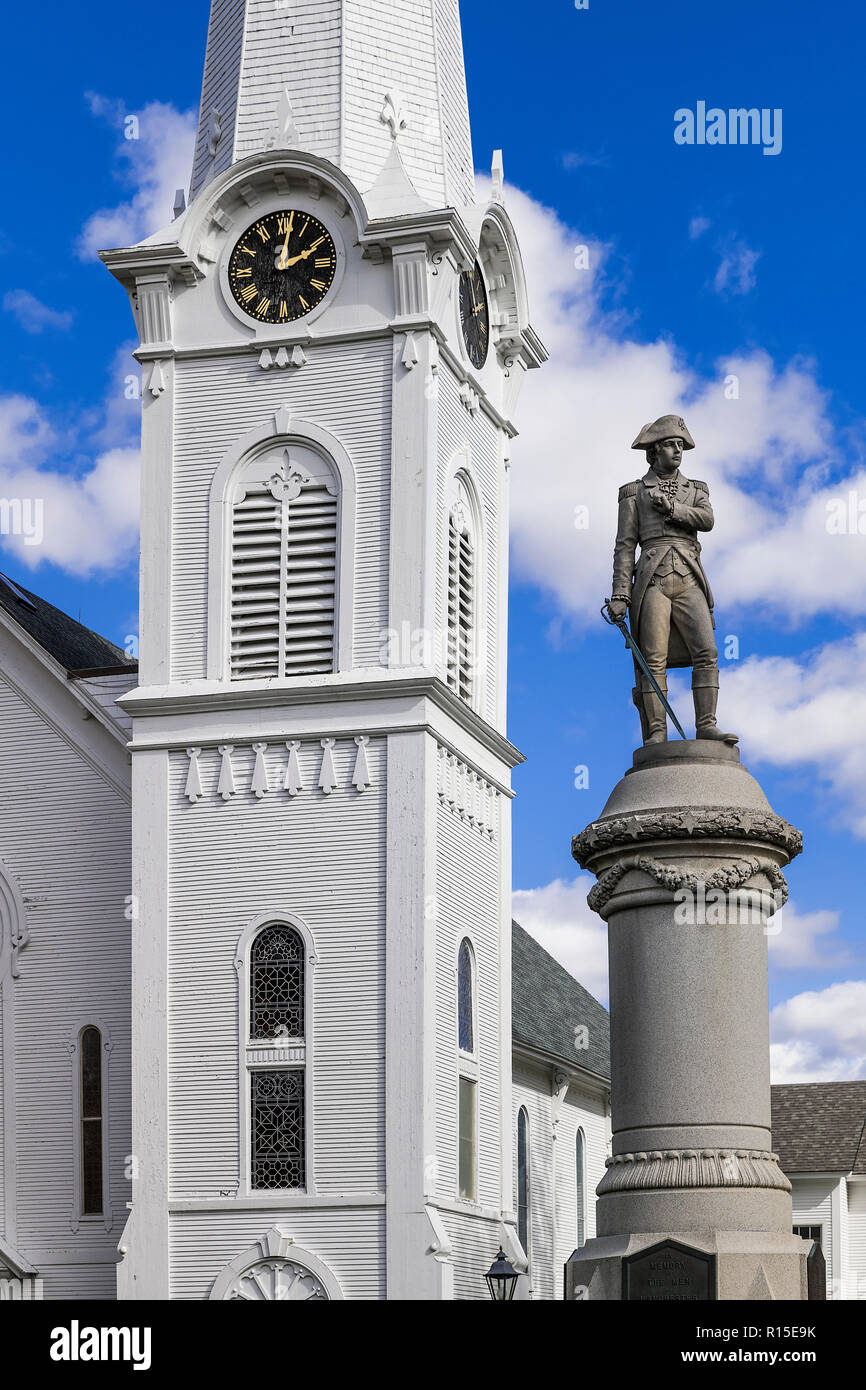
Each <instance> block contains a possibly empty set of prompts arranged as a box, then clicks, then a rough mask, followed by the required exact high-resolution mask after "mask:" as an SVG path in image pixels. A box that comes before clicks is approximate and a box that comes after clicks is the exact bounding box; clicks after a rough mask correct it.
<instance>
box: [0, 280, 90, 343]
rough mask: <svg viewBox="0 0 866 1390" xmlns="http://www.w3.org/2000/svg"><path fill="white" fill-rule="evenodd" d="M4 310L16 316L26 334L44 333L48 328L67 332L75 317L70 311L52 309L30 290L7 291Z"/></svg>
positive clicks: (4, 298)
mask: <svg viewBox="0 0 866 1390" xmlns="http://www.w3.org/2000/svg"><path fill="white" fill-rule="evenodd" d="M3 308H4V309H5V310H6V312H7V313H8V314H14V316H15V318H16V319H17V320H18V322H19V323H20V325H21V327H22V328H23V329H24V331H25V333H42V332H44V330H45V329H46V328H56V329H59V330H60V331H61V332H66V330H67V329H69V328H71V327H72V320H73V318H74V317H75V316H74V314H72V313H71V312H70V311H69V310H59V309H50V308H49V307H48V305H47V304H43V303H42V302H41V300H39V299H37V298H36V296H35V295H32V294H31V293H30V291H29V290H7V292H6V294H4V296H3Z"/></svg>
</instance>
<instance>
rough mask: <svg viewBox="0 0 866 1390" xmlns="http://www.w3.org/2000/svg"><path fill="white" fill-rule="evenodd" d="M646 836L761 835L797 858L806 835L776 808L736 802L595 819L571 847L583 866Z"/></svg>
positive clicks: (745, 837) (753, 837)
mask: <svg viewBox="0 0 866 1390" xmlns="http://www.w3.org/2000/svg"><path fill="white" fill-rule="evenodd" d="M642 840H689V841H695V840H762V841H764V842H765V843H767V844H769V845H775V846H776V847H777V848H778V849H781V850H784V852H785V854H786V855H787V856H788V858H789V859H794V858H795V857H796V856H797V855H798V854H799V853H800V852H801V850H802V848H803V836H802V835H801V833H800V831H799V830H795V829H794V827H793V825H789V824H788V822H787V821H786V820H783V819H782V817H781V816H777V815H775V814H774V813H773V812H772V811H759V810H750V809H748V808H746V807H731V806H683V807H678V808H677V809H676V810H674V809H670V810H663V811H636V812H633V813H632V814H631V815H628V816H608V817H605V818H604V819H603V820H597V821H593V822H592V824H591V825H588V826H587V827H586V829H585V830H582V831H581V833H580V834H579V835H575V837H574V839H573V840H572V845H571V851H572V854H573V856H574V858H575V859H576V860H577V862H578V864H579V865H580V867H581V868H582V869H587V868H589V867H590V865H591V863H592V860H593V859H594V858H595V856H596V855H597V854H599V853H600V852H602V851H604V850H610V849H619V848H621V847H625V846H627V845H636V844H639V843H640V842H641V841H642Z"/></svg>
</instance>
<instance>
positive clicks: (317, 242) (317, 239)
mask: <svg viewBox="0 0 866 1390" xmlns="http://www.w3.org/2000/svg"><path fill="white" fill-rule="evenodd" d="M324 240H325V238H324V237H323V236H320V237H317V238H316V240H315V241H314V242H313V244H312V246H311V247H310V250H311V251H315V249H316V247H317V246H321V244H322V242H323V241H324Z"/></svg>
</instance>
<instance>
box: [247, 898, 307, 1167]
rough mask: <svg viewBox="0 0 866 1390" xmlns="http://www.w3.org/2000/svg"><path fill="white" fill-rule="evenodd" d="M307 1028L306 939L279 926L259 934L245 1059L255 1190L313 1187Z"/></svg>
mask: <svg viewBox="0 0 866 1390" xmlns="http://www.w3.org/2000/svg"><path fill="white" fill-rule="evenodd" d="M305 1028H306V972H305V944H304V940H303V938H302V936H301V934H300V932H298V931H297V930H296V929H295V928H294V927H292V926H290V925H288V924H287V923H283V922H274V923H271V924H268V925H267V926H265V927H263V928H262V930H261V931H259V932H258V933H257V934H256V936H255V937H254V938H253V941H252V945H251V947H250V978H249V1024H248V1041H247V1047H246V1053H247V1071H248V1073H249V1082H248V1085H249V1116H250V1119H249V1134H250V1156H249V1162H250V1187H251V1189H253V1190H254V1191H270V1190H277V1191H286V1190H292V1189H305V1187H306V1170H307V1095H306V1092H307V1084H306V1083H307V1049H306V1034H305ZM289 1063H290V1065H287V1064H289Z"/></svg>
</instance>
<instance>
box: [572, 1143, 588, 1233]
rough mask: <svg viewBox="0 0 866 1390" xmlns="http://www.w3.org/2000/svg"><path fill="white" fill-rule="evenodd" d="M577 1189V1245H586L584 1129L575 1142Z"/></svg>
mask: <svg viewBox="0 0 866 1390" xmlns="http://www.w3.org/2000/svg"><path fill="white" fill-rule="evenodd" d="M574 1151H575V1152H574V1167H575V1187H576V1195H577V1245H578V1248H580V1246H581V1245H585V1244H586V1137H585V1135H584V1132H583V1130H582V1129H579V1130H578V1131H577V1135H576V1138H575V1141H574Z"/></svg>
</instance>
